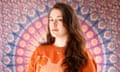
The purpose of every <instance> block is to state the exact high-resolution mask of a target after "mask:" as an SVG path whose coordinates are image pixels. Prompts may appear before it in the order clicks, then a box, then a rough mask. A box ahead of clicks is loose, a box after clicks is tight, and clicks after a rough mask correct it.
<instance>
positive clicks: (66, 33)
mask: <svg viewBox="0 0 120 72" xmlns="http://www.w3.org/2000/svg"><path fill="white" fill-rule="evenodd" d="M79 25H80V24H79V20H78V18H77V16H76V14H75V12H74V10H73V8H72V7H71V6H69V5H67V4H64V3H56V4H55V5H54V6H53V8H52V9H51V11H50V13H49V15H48V34H47V42H46V43H44V44H42V45H40V46H39V47H38V48H36V50H35V51H34V53H33V55H32V57H31V60H30V63H29V65H28V69H27V72H97V69H96V63H95V61H94V59H93V57H92V56H91V54H90V52H89V51H88V50H87V49H85V38H84V36H83V33H82V31H81V29H80V26H79Z"/></svg>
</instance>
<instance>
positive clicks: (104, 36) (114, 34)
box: [0, 0, 120, 72]
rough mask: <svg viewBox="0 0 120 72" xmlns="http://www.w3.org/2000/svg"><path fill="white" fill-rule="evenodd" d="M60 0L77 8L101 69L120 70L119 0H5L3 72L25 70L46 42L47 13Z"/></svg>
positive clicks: (0, 23) (0, 33)
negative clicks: (31, 58)
mask: <svg viewBox="0 0 120 72" xmlns="http://www.w3.org/2000/svg"><path fill="white" fill-rule="evenodd" d="M56 2H65V3H68V4H70V5H71V6H72V7H73V8H74V9H75V10H76V12H77V15H78V17H79V20H80V25H81V28H82V30H83V32H84V35H85V38H86V40H87V44H86V47H87V48H88V49H89V50H90V52H91V53H92V55H93V56H94V58H95V61H96V63H97V69H98V71H97V72H120V68H119V67H120V49H119V48H118V47H119V44H120V38H119V37H118V36H119V35H120V28H119V25H118V23H119V20H118V19H119V17H120V15H119V13H120V11H119V9H120V2H119V0H113V1H109V0H104V1H99V0H85V1H84V0H66V1H64V0H52V1H49V0H40V1H37V0H28V1H27V0H19V1H16V0H10V1H6V0H1V1H0V12H1V13H0V71H1V72H25V69H26V66H27V64H28V62H29V59H30V57H31V55H32V52H33V51H34V50H35V48H36V47H37V46H38V45H39V44H40V43H42V42H44V41H46V37H45V36H46V30H47V23H48V22H47V21H48V19H47V14H48V12H49V10H50V8H51V7H52V6H53V5H54V4H55V3H56ZM109 8H110V9H109ZM108 11H109V12H108Z"/></svg>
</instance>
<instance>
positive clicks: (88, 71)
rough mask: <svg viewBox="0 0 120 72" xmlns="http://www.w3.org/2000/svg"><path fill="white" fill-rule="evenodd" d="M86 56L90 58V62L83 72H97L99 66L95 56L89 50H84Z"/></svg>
mask: <svg viewBox="0 0 120 72" xmlns="http://www.w3.org/2000/svg"><path fill="white" fill-rule="evenodd" d="M84 51H85V54H86V55H87V57H88V62H87V65H86V66H85V67H83V72H97V64H96V62H95V60H94V56H93V55H92V53H91V52H90V50H89V49H84Z"/></svg>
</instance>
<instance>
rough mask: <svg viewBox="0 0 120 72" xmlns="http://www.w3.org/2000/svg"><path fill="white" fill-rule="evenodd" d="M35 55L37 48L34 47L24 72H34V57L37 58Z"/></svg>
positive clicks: (36, 54)
mask: <svg viewBox="0 0 120 72" xmlns="http://www.w3.org/2000/svg"><path fill="white" fill-rule="evenodd" d="M37 56H38V49H36V50H35V51H34V52H33V54H32V56H31V59H30V61H29V63H28V66H27V70H26V72H35V70H36V58H37Z"/></svg>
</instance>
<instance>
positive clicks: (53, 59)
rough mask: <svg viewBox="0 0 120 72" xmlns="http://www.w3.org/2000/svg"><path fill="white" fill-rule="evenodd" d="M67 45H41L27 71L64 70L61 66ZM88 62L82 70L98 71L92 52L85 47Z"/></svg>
mask: <svg viewBox="0 0 120 72" xmlns="http://www.w3.org/2000/svg"><path fill="white" fill-rule="evenodd" d="M64 51H65V47H57V46H55V45H44V46H39V47H38V48H36V50H35V51H34V52H33V54H32V57H31V59H30V62H29V64H28V67H27V72H64V71H63V70H64V67H63V66H61V64H62V62H63V59H64ZM85 53H86V54H87V55H88V63H87V65H86V66H84V67H82V72H97V66H96V63H95V60H94V59H93V57H92V55H91V53H90V52H89V51H88V50H87V49H85Z"/></svg>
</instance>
